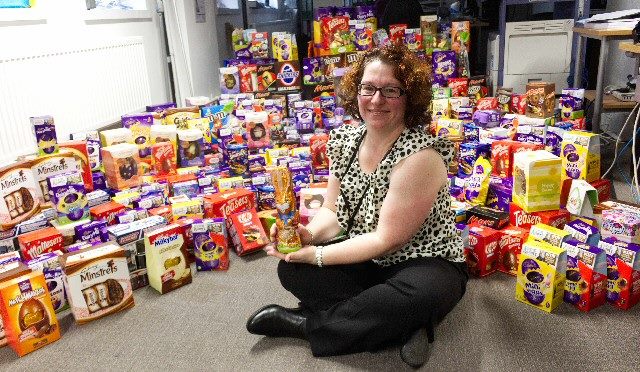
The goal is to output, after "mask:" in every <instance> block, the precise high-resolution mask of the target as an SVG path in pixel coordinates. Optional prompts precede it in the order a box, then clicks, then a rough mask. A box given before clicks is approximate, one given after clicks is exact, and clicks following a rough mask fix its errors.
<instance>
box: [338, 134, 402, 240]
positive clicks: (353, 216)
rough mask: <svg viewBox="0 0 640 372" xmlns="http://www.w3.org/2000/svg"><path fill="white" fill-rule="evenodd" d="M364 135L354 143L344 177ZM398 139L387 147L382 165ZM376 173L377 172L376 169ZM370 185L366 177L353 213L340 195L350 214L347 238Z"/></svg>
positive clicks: (347, 200)
mask: <svg viewBox="0 0 640 372" xmlns="http://www.w3.org/2000/svg"><path fill="white" fill-rule="evenodd" d="M366 134H367V131H366V130H365V131H364V132H363V133H362V135H361V136H360V138H358V142H357V143H356V146H355V149H354V150H353V153H352V154H351V158H350V159H349V163H348V164H347V168H346V169H345V173H344V174H345V175H347V173H349V170H350V169H351V166H352V165H353V162H354V161H355V159H356V156H357V155H358V152H359V150H360V145H361V144H362V141H363V140H364V137H365V135H366ZM399 138H400V136H398V138H396V140H395V141H393V143H392V144H391V147H389V150H387V152H386V153H385V154H384V157H382V160H380V163H382V162H383V161H384V160H385V159H386V158H387V156H389V154H390V153H391V150H393V148H394V147H395V145H396V142H398V139H399ZM376 171H377V167H376ZM370 184H371V180H370V179H369V178H368V177H367V185H366V186H365V188H364V190H362V194H361V195H360V198H359V199H358V204H356V207H355V209H354V210H353V211H351V203H350V202H349V197H348V196H346V195H344V194H343V195H342V199H343V200H344V204H345V206H346V207H347V210H348V211H349V212H350V213H349V219H348V220H347V236H349V232H351V228H352V227H353V221H354V220H355V218H356V215H357V214H358V212H359V211H360V207H361V206H362V201H363V200H364V196H365V195H366V194H367V191H369V185H370ZM340 189H341V191H340V193H342V187H341V188H340Z"/></svg>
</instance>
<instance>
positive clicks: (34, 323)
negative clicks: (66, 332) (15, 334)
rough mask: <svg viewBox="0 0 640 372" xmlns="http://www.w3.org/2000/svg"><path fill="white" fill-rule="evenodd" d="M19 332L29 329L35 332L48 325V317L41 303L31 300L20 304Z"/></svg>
mask: <svg viewBox="0 0 640 372" xmlns="http://www.w3.org/2000/svg"><path fill="white" fill-rule="evenodd" d="M18 320H19V323H20V330H21V331H25V330H27V329H28V328H30V327H35V328H36V330H40V328H42V327H44V326H48V325H49V315H48V314H47V310H46V309H45V307H44V305H43V304H42V302H40V301H39V300H38V299H35V298H32V299H29V300H27V301H25V302H23V303H22V305H21V306H20V311H19V312H18Z"/></svg>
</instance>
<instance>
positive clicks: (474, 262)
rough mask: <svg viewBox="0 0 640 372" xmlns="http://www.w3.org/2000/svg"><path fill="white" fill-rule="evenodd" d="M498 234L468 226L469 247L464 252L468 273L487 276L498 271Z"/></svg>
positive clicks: (488, 228)
mask: <svg viewBox="0 0 640 372" xmlns="http://www.w3.org/2000/svg"><path fill="white" fill-rule="evenodd" d="M499 240H500V232H498V231H497V230H494V229H492V228H490V227H487V226H482V225H476V224H474V225H471V226H469V247H466V248H465V250H464V252H465V256H466V259H467V265H468V266H469V273H470V274H472V275H475V276H478V277H483V276H487V275H489V274H492V273H494V272H495V271H496V270H497V269H498V241H499Z"/></svg>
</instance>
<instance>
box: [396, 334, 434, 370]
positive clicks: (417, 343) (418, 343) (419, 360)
mask: <svg viewBox="0 0 640 372" xmlns="http://www.w3.org/2000/svg"><path fill="white" fill-rule="evenodd" d="M400 358H402V360H403V361H404V362H405V363H407V364H408V365H410V366H411V367H413V368H420V367H422V365H423V364H424V363H425V362H426V361H427V359H428V358H429V337H428V336H427V330H426V329H425V328H420V329H418V330H417V331H415V332H414V333H413V334H412V335H411V337H410V338H409V339H408V340H407V342H405V343H404V345H402V347H401V348H400Z"/></svg>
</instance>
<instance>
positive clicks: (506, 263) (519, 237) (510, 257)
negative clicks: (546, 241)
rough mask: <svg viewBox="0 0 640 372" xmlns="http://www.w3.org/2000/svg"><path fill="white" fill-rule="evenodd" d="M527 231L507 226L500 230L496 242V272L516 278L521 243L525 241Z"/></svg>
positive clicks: (527, 234)
mask: <svg viewBox="0 0 640 372" xmlns="http://www.w3.org/2000/svg"><path fill="white" fill-rule="evenodd" d="M528 236H529V230H527V229H523V228H521V227H516V226H507V227H506V228H504V229H502V230H500V240H499V241H498V252H499V260H498V270H499V271H502V272H503V273H505V274H509V275H513V276H516V275H517V274H518V263H519V262H520V252H521V251H522V243H524V242H525V241H527V237H528Z"/></svg>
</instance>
